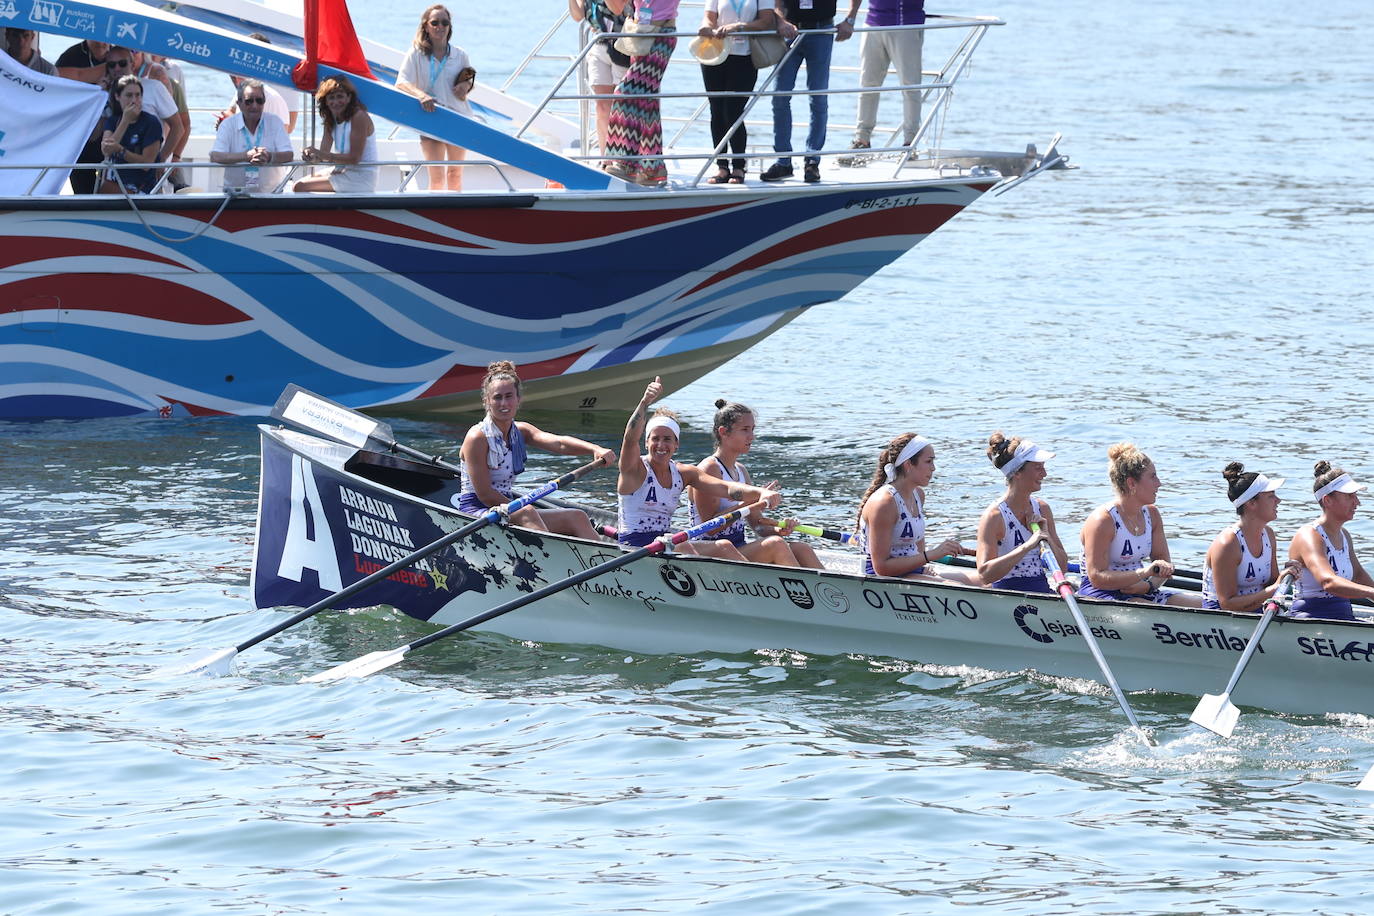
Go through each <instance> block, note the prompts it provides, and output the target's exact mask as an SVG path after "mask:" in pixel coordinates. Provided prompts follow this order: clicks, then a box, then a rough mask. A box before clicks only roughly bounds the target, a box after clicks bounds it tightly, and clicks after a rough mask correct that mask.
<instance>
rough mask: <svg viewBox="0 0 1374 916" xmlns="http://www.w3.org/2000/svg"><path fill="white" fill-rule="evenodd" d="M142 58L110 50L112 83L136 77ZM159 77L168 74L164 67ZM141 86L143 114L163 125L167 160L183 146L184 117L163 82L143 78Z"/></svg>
mask: <svg viewBox="0 0 1374 916" xmlns="http://www.w3.org/2000/svg"><path fill="white" fill-rule="evenodd" d="M140 56H141V55H138V54H135V52H134V51H133V50H132V49H131V48H125V47H120V46H115V47H113V48H110V50H109V52H108V53H107V54H106V55H105V67H106V69H108V70H109V71H110V80H111V81H115V80H118V79H119V78H120V77H122V76H125V75H127V74H129V73H133V72H134V71H135V70H137V69H139V67H138V58H139V57H140ZM158 72H159V73H163V75H164V76H165V72H164V71H163V70H162V68H161V67H159V68H158ZM134 75H135V76H138V77H139V82H140V83H141V85H142V87H143V110H144V111H146V112H148V113H149V114H151V115H153V116H154V117H155V118H157V119H158V120H159V121H161V122H162V150H163V152H162V153H161V154H160V158H164V159H165V158H166V157H167V156H169V155H171V152H172V150H173V149H174V148H176V145H177V144H178V143H179V142H181V139H182V137H183V136H184V134H185V128H184V127H183V126H182V123H181V113H180V112H179V111H177V103H176V102H175V101H174V100H173V99H172V93H171V92H170V91H169V90H168V89H167V87H166V86H165V85H164V83H163V82H162V80H160V79H158V78H157V77H156V76H153V77H146V76H140V75H139V74H138V73H134Z"/></svg>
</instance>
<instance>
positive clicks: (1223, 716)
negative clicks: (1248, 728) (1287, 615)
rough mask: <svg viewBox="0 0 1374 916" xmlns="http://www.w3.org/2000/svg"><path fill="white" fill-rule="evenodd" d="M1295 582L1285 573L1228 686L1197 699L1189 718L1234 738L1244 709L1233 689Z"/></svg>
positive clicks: (1265, 608)
mask: <svg viewBox="0 0 1374 916" xmlns="http://www.w3.org/2000/svg"><path fill="white" fill-rule="evenodd" d="M1292 585H1293V574H1292V573H1284V576H1283V579H1282V580H1280V582H1279V587H1278V589H1277V590H1275V592H1274V594H1273V596H1272V597H1271V598H1270V599H1269V600H1268V601H1266V602H1264V614H1263V616H1261V617H1260V620H1259V623H1257V624H1256V625H1255V632H1253V633H1251V634H1250V641H1249V642H1247V643H1246V644H1245V651H1243V652H1241V654H1240V661H1238V662H1236V670H1235V671H1233V672H1231V679H1230V680H1229V681H1227V682H1226V689H1225V690H1223V691H1222V692H1221V695H1220V696H1217V695H1214V694H1210V693H1204V694H1203V695H1202V699H1200V700H1198V702H1197V708H1196V709H1194V710H1193V714H1192V715H1191V716H1189V717H1188V719H1189V721H1191V722H1196V723H1197V724H1198V725H1201V726H1202V727H1203V728H1205V729H1208V730H1209V731H1214V732H1216V733H1217V734H1218V735H1221V736H1222V737H1223V738H1229V737H1231V732H1233V731H1235V728H1236V720H1237V719H1239V718H1240V710H1239V709H1237V708H1236V706H1235V704H1234V703H1232V702H1231V691H1233V690H1235V689H1236V684H1237V682H1239V681H1240V676H1241V675H1242V674H1244V673H1245V666H1246V665H1248V664H1249V663H1250V656H1252V655H1254V654H1255V650H1256V649H1258V648H1259V644H1260V637H1262V636H1263V635H1264V631H1265V629H1266V628H1268V626H1269V621H1271V620H1273V619H1274V614H1276V613H1277V612H1278V609H1279V604H1280V603H1281V602H1282V601H1283V599H1284V597H1285V596H1286V593H1287V592H1288V590H1289V588H1290V587H1291V586H1292Z"/></svg>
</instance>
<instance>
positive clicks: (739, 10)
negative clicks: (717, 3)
mask: <svg viewBox="0 0 1374 916" xmlns="http://www.w3.org/2000/svg"><path fill="white" fill-rule="evenodd" d="M748 5H749V0H730V8H731V9H732V10H734V11H735V21H736V22H745V23H748V22H753V21H754V19H757V18H758V17H757V16H753V17H750V18H749V19H745V18H744V8H745V7H746V6H748Z"/></svg>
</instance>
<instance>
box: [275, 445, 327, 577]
mask: <svg viewBox="0 0 1374 916" xmlns="http://www.w3.org/2000/svg"><path fill="white" fill-rule="evenodd" d="M307 512H309V513H310V519H309V523H308V528H307V521H306V517H305V514H306V513H307ZM311 531H313V533H314V537H311V536H310V533H311ZM307 569H313V570H315V574H316V575H318V576H319V579H320V588H322V589H324V590H325V591H328V592H337V591H340V590H341V589H342V588H343V581H342V579H341V577H340V576H339V562H338V560H337V559H336V558H335V556H334V533H333V532H332V531H330V529H329V520H328V519H327V518H325V515H324V506H323V505H322V504H321V503H320V491H319V488H318V487H316V486H315V475H314V474H313V473H311V471H310V468H309V466H308V465H307V464H306V463H305V459H304V458H302V457H301V456H300V455H292V456H291V520H290V521H289V522H288V523H287V525H286V543H285V544H283V545H282V550H281V564H280V566H279V567H278V568H277V575H278V576H280V577H281V578H283V579H290V580H291V581H293V582H300V581H301V576H302V574H303V572H304V571H305V570H307Z"/></svg>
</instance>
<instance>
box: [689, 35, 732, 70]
mask: <svg viewBox="0 0 1374 916" xmlns="http://www.w3.org/2000/svg"><path fill="white" fill-rule="evenodd" d="M687 50H689V51H691V52H692V56H693V57H695V58H696V59H697V60H699V61H701V62H702V63H703V64H705V65H706V66H708V67H714V66H715V65H716V64H720V63H724V61H725V58H726V57H728V56H729V55H730V49H729V47H728V46H727V45H726V43H725V39H723V38H706V37H704V36H702V35H698V36H697V37H696V38H694V39H692V43H691V44H690V45H688V47H687Z"/></svg>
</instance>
